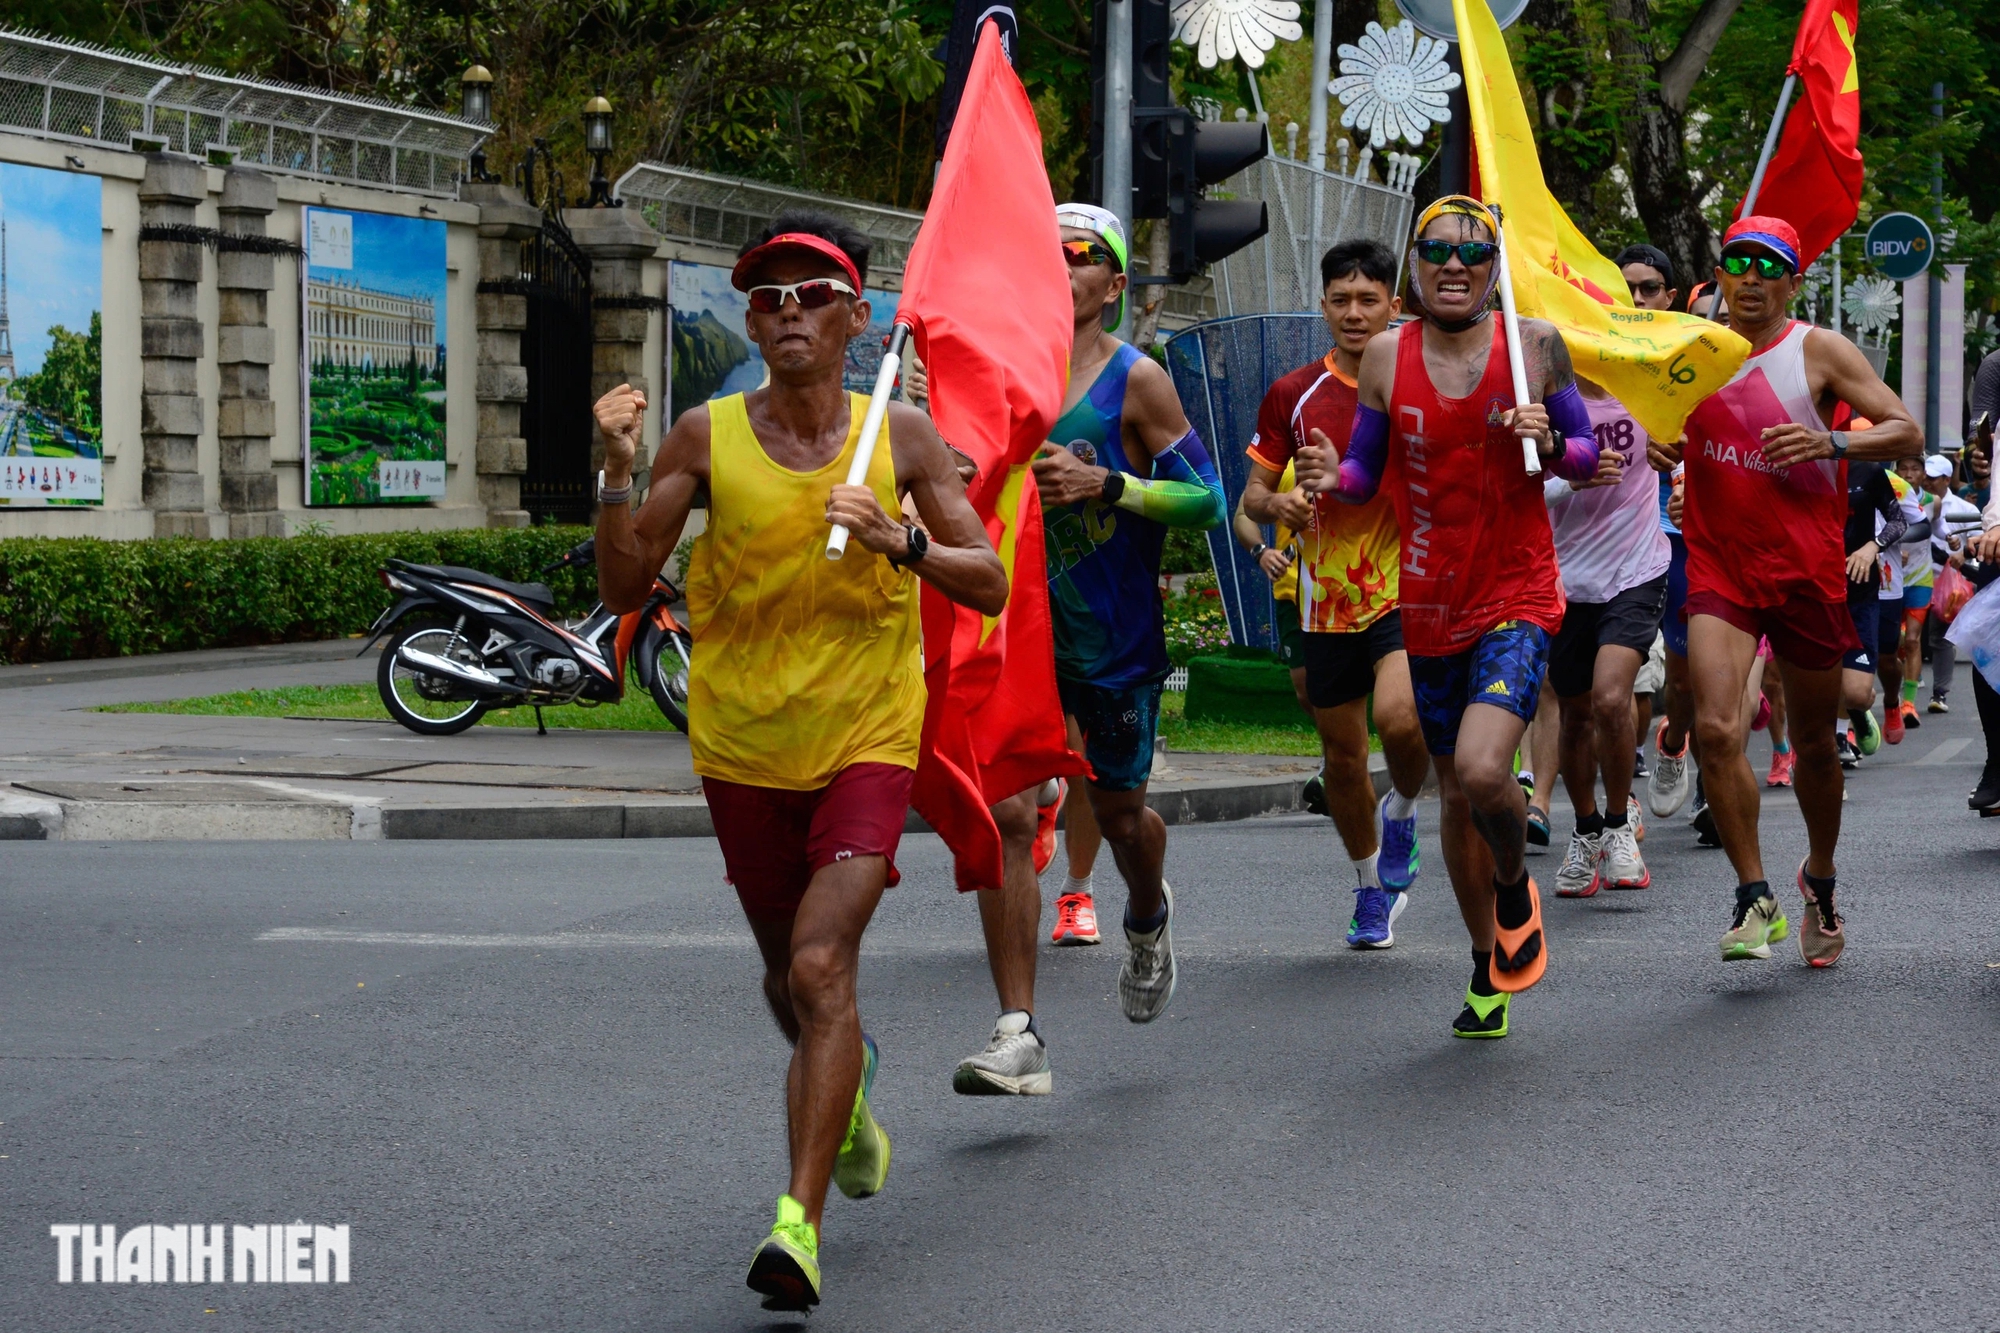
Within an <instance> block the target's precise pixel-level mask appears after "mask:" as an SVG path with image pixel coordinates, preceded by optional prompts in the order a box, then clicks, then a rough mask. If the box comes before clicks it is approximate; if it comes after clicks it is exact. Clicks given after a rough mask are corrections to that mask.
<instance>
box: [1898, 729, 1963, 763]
mask: <svg viewBox="0 0 2000 1333" xmlns="http://www.w3.org/2000/svg"><path fill="white" fill-rule="evenodd" d="M1970 744H1972V737H1970V736H1956V737H1953V738H1952V739H1951V740H1948V741H1939V742H1938V743H1937V745H1936V746H1935V747H1933V748H1932V750H1931V752H1930V753H1929V754H1927V755H1925V756H1924V757H1923V758H1922V759H1919V760H1917V762H1916V763H1915V764H1913V765H1911V767H1913V768H1919V767H1922V766H1923V765H1925V764H1948V763H1950V762H1951V761H1952V760H1954V759H1956V758H1958V752H1959V751H1960V750H1963V749H1964V748H1965V747H1966V746H1968V745H1970Z"/></svg>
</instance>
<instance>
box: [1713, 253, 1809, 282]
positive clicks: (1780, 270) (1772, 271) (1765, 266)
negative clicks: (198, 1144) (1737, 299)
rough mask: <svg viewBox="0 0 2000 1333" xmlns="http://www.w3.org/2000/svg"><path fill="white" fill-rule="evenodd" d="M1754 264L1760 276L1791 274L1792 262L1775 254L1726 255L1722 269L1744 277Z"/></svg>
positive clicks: (1734, 275)
mask: <svg viewBox="0 0 2000 1333" xmlns="http://www.w3.org/2000/svg"><path fill="white" fill-rule="evenodd" d="M1752 266H1755V268H1756V270H1757V276H1758V277H1760V278H1782V277H1785V276H1787V275H1789V274H1790V273H1791V271H1792V266H1791V265H1790V264H1787V263H1786V262H1785V261H1784V260H1782V259H1779V258H1777V257H1776V256H1775V255H1724V256H1723V257H1722V271H1723V272H1724V273H1727V274H1728V275H1729V276H1730V277H1732V278H1740V277H1742V276H1743V275H1744V274H1745V273H1748V272H1749V271H1750V269H1751V268H1752Z"/></svg>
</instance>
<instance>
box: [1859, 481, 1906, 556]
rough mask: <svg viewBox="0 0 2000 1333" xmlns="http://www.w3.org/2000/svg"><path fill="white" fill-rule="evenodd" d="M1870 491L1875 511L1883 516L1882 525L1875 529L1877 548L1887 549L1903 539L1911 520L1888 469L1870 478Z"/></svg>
mask: <svg viewBox="0 0 2000 1333" xmlns="http://www.w3.org/2000/svg"><path fill="white" fill-rule="evenodd" d="M1868 491H1869V494H1870V495H1871V496H1872V497H1873V498H1874V500H1875V512H1876V513H1878V514H1880V515H1881V516H1882V526H1881V527H1880V528H1877V529H1876V531H1875V549H1876V550H1878V551H1886V550H1888V549H1889V548H1890V547H1892V546H1894V545H1896V544H1897V543H1899V542H1901V541H1902V540H1903V533H1904V531H1905V530H1907V529H1908V528H1909V526H1910V520H1909V519H1908V518H1907V517H1905V516H1904V514H1903V502H1902V501H1900V500H1898V499H1897V498H1896V488H1895V487H1894V486H1892V485H1891V484H1890V483H1889V473H1888V471H1887V470H1886V469H1885V470H1883V471H1881V472H1878V473H1876V474H1875V475H1874V476H1873V477H1871V478H1869V482H1868Z"/></svg>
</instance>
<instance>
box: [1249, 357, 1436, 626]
mask: <svg viewBox="0 0 2000 1333" xmlns="http://www.w3.org/2000/svg"><path fill="white" fill-rule="evenodd" d="M1359 401H1360V400H1359V397H1358V395H1357V393H1356V390H1355V384H1354V381H1353V380H1350V379H1348V378H1347V377H1346V376H1344V375H1342V374H1341V373H1340V372H1339V371H1338V370H1336V369H1334V364H1333V354H1332V353H1331V352H1329V353H1327V355H1326V358H1325V359H1324V360H1321V361H1315V362H1313V363H1312V364H1311V365H1308V366H1302V367H1300V368H1299V369H1297V370H1294V371H1292V372H1291V373H1290V374H1288V375H1285V376H1283V377H1281V378H1280V379H1279V380H1278V381H1277V383H1275V384H1273V385H1272V386H1271V388H1270V391H1269V392H1268V393H1266V394H1265V395H1264V402H1263V404H1262V406H1260V407H1259V408H1258V409H1257V433H1256V434H1255V435H1253V436H1252V437H1251V439H1250V450H1249V453H1250V458H1251V460H1252V461H1253V462H1255V463H1257V464H1259V465H1261V466H1263V467H1267V468H1270V469H1271V470H1272V471H1273V472H1278V473H1283V472H1284V470H1285V467H1286V465H1287V464H1289V463H1290V462H1291V461H1292V458H1293V456H1294V455H1296V454H1297V453H1298V451H1299V449H1300V448H1301V447H1302V446H1304V445H1306V444H1309V443H1311V440H1312V435H1311V432H1313V431H1315V430H1317V431H1320V432H1321V433H1322V434H1324V435H1325V436H1326V437H1327V439H1329V440H1331V441H1332V442H1333V445H1334V448H1335V450H1336V451H1345V450H1346V448H1347V437H1348V432H1349V431H1351V430H1352V429H1353V427H1354V409H1355V406H1356V404H1357V403H1358V402H1359ZM1297 542H1298V548H1299V574H1300V579H1299V594H1300V596H1299V622H1300V624H1301V626H1302V627H1303V628H1304V629H1305V630H1307V631H1308V632H1309V633H1315V634H1352V633H1354V632H1356V631H1358V630H1364V629H1367V628H1368V627H1369V626H1370V625H1372V624H1374V623H1375V622H1376V621H1377V620H1379V619H1381V618H1382V617H1383V616H1385V615H1387V614H1388V613H1389V612H1390V611H1393V610H1395V608H1396V598H1397V572H1398V564H1399V562H1400V558H1401V552H1400V539H1399V534H1398V530H1397V526H1396V507H1395V504H1394V502H1393V501H1392V500H1391V499H1390V498H1389V488H1388V487H1386V486H1385V487H1383V488H1381V489H1380V490H1378V491H1377V492H1376V494H1375V497H1374V498H1373V499H1371V500H1370V501H1369V502H1368V503H1367V504H1364V505H1348V504H1342V503H1341V502H1340V501H1339V500H1336V499H1334V498H1333V496H1331V495H1321V496H1316V497H1314V499H1313V514H1312V519H1311V521H1310V522H1308V523H1307V525H1306V527H1305V530H1304V531H1302V532H1300V533H1298V534H1297Z"/></svg>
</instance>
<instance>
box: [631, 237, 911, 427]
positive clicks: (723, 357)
mask: <svg viewBox="0 0 2000 1333" xmlns="http://www.w3.org/2000/svg"><path fill="white" fill-rule="evenodd" d="M863 295H865V296H866V297H867V298H868V305H869V315H868V331H867V332H866V333H864V334H862V335H861V336H860V337H858V338H855V339H853V340H852V341H851V342H849V343H848V344H847V366H846V369H845V370H844V371H843V372H842V375H841V378H842V379H843V381H845V383H846V385H847V387H848V388H849V389H852V390H853V391H855V392H856V393H868V392H870V391H872V390H873V389H874V387H875V372H876V371H877V370H879V369H880V368H881V365H882V351H883V348H884V347H885V346H886V345H887V342H888V338H889V326H890V325H891V324H892V323H894V322H895V319H896V293H895V292H890V291H883V290H881V289H880V288H876V287H869V288H867V289H866V290H865V291H864V292H863ZM667 305H668V307H669V313H670V314H671V316H672V330H671V336H670V337H669V338H668V339H667V356H668V358H669V359H668V362H667V383H668V384H669V385H670V386H671V388H672V399H673V401H672V404H671V406H672V409H673V415H674V416H675V417H678V416H680V414H681V413H683V412H685V411H686V410H687V409H688V408H690V407H693V406H694V405H695V404H697V403H705V402H707V401H708V400H709V399H711V398H722V397H726V396H728V395H729V394H732V393H745V392H747V391H749V390H751V389H754V388H756V387H757V386H758V385H760V384H762V383H763V382H764V358H763V357H762V356H760V355H758V352H757V349H756V348H755V347H754V346H752V345H751V343H750V340H749V339H748V338H747V337H746V336H744V330H743V317H744V316H745V315H746V314H748V313H749V312H750V302H749V298H748V297H746V296H745V295H744V294H743V293H742V292H739V291H737V290H736V289H735V288H734V287H732V286H730V285H729V270H728V269H726V268H721V267H719V266H717V265H714V264H683V263H675V264H673V265H671V266H670V267H669V269H668V273H667Z"/></svg>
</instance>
